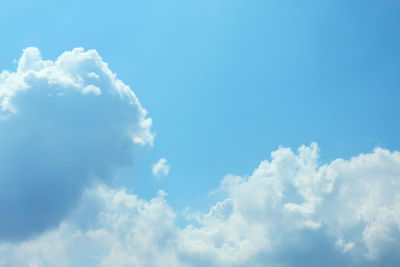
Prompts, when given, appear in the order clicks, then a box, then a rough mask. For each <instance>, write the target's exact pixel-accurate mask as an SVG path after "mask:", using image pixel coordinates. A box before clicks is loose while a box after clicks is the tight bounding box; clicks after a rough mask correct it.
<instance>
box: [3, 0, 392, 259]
mask: <svg viewBox="0 0 400 267" xmlns="http://www.w3.org/2000/svg"><path fill="white" fill-rule="evenodd" d="M399 11H400V4H399V2H398V1H394V0H382V1H361V0H355V1H344V0H337V1H328V0H324V1H302V2H299V1H289V0H287V1H286V0H284V1H257V0H255V1H237V0H231V1H228V0H203V1H196V0H190V1H182V0H168V1H155V0H154V1H121V0H115V1H96V2H89V1H83V2H82V1H43V0H39V1H28V0H24V1H17V2H16V1H8V0H5V1H2V3H1V6H0V25H1V26H2V36H3V38H2V41H1V42H0V49H1V51H2V52H1V53H0V70H3V69H7V70H9V71H11V72H14V71H15V69H16V67H17V65H18V63H17V61H18V59H19V58H20V56H21V53H22V50H23V49H25V48H26V47H37V48H39V49H40V51H41V54H42V56H43V58H44V59H50V60H55V59H56V58H57V57H58V56H59V55H60V54H62V53H63V52H65V51H70V50H72V49H73V48H75V47H83V48H84V49H95V50H96V51H97V52H98V53H99V54H100V56H101V57H102V61H104V62H106V63H108V66H109V68H110V69H111V71H112V72H114V73H116V75H117V77H118V79H120V80H121V81H123V83H125V84H127V85H129V86H130V88H131V89H132V90H133V91H134V93H135V94H136V96H137V98H138V99H139V101H140V103H141V105H142V106H143V107H144V108H145V109H146V110H147V111H148V114H147V116H148V117H151V119H152V121H153V125H152V127H151V131H152V132H154V133H155V139H154V146H135V147H134V148H132V150H130V151H129V152H127V151H125V150H124V152H123V153H132V159H131V164H126V163H125V161H120V160H119V158H118V160H116V158H114V157H111V156H109V157H107V156H105V157H104V158H103V159H99V161H98V162H111V161H113V160H115V162H111V163H112V164H111V163H110V167H109V168H110V172H113V173H114V175H113V176H114V177H113V179H108V178H107V179H102V180H101V181H102V182H106V183H108V184H109V186H111V188H126V190H127V192H129V193H130V194H135V195H137V196H138V197H139V198H142V199H144V200H146V201H150V199H152V198H154V197H155V196H156V195H157V192H158V190H164V191H165V192H167V194H168V195H167V196H165V199H166V201H167V203H168V205H170V207H171V209H172V210H174V212H175V213H176V214H177V215H176V216H177V218H176V220H177V221H178V225H179V226H180V227H184V226H185V225H186V223H187V222H186V220H185V219H184V215H182V212H183V210H185V208H187V207H190V209H191V210H194V211H201V212H203V213H207V211H208V210H209V209H210V207H211V206H214V205H215V203H216V201H221V199H223V198H224V196H226V195H228V196H231V198H233V199H235V197H234V196H236V195H235V193H232V192H233V191H234V190H233V189H228V190H226V192H224V193H223V194H222V195H223V196H221V195H220V194H219V193H216V194H210V192H214V191H216V190H217V189H218V188H220V185H221V180H222V179H223V178H224V177H225V176H226V175H227V174H234V175H238V176H242V177H252V175H253V171H254V170H255V169H257V168H259V167H258V166H259V164H260V162H261V161H262V160H265V159H267V160H271V156H270V153H271V152H273V151H281V150H278V149H279V148H282V147H289V148H291V149H292V150H293V151H296V149H297V148H298V147H300V146H302V145H305V146H307V147H309V146H310V149H311V147H312V145H311V143H312V142H317V143H318V147H319V148H320V155H319V156H318V157H317V159H315V160H316V162H317V163H316V164H320V165H324V164H327V165H329V166H331V165H330V164H333V162H334V161H335V159H338V158H343V159H346V160H350V158H351V157H355V156H357V155H359V154H360V153H364V154H367V153H375V152H372V151H373V150H374V149H375V148H376V147H381V148H383V149H387V150H388V151H397V150H399V149H400V139H399V138H398V137H399V134H400V123H399V114H400V105H399V104H398V102H399V100H398V99H399V97H400V93H399V92H400V91H399V85H400V75H399V70H400V50H399V47H400V37H399V36H400V34H399V33H400V16H399ZM96 60H97V59H96ZM96 62H97V61H96ZM101 85H102V86H106V85H104V84H101ZM100 89H102V88H101V86H100ZM82 92H83V91H82ZM71 99H72V98H71ZM41 101H42V100H41ZM71 101H72V100H71ZM28 102H29V101H28ZM21 103H23V102H21ZM71 103H73V102H71ZM79 103H80V102H79ZM107 103H108V102H107ZM110 103H111V102H110ZM112 103H114V102H112ZM39 104H41V105H46V104H45V103H44V102H43V103H42V102H40V103H39ZM97 104H98V103H97V102H93V103H89V105H88V108H89V109H90V108H91V107H92V106H93V110H95V107H96V105H97ZM114 104H115V103H114ZM114 104H112V105H114ZM91 105H92V106H91ZM110 105H111V104H110ZM115 105H116V104H115ZM121 105H122V104H121ZM79 107H80V106H79ZM124 107H125V106H124ZM80 108H81V107H80ZM135 108H137V109H139V107H137V106H135ZM82 110H83V107H82ZM63 112H69V111H68V109H65V110H64V111H63ZM110 112H111V111H110ZM118 112H121V113H118ZM68 114H69V113H65V114H62V115H61V116H63V118H64V116H65V117H69V116H72V115H68ZM110 114H114V115H115V116H124V115H121V114H125V113H124V109H123V107H122V106H121V108H120V109H117V110H116V111H115V113H113V112H111V113H110ZM118 114H119V115H118ZM138 114H141V113H140V111H138ZM110 116H111V115H110ZM78 117H79V116H78ZM35 118H36V117H35ZM93 118H95V117H90V116H89V117H88V119H93ZM123 118H125V117H123ZM107 119H110V127H114V126H112V125H114V124H112V123H111V122H112V121H113V120H112V119H111V117H107ZM136 119H137V118H136ZM76 120H80V119H79V118H77V119H76ZM81 120H84V118H81ZM116 120H117V121H119V119H116ZM140 120H141V119H137V122H138V123H139V122H140ZM21 121H23V120H22V119H21ZM121 121H124V120H123V119H122V118H121ZM21 123H22V122H21ZM81 123H82V124H83V122H81ZM77 124H79V123H77ZM77 124H75V123H73V124H71V125H69V124H68V125H67V126H68V127H78V126H77ZM4 125H6V124H4ZM96 125H97V124H96ZM67 126H66V127H67ZM2 127H3V128H4V127H9V126H2ZM10 127H11V126H10ZM96 127H97V126H96ZM99 127H100V126H99ZM4 129H5V128H4ZM18 129H19V128H18ZM49 129H52V128H49ZM74 129H75V128H74ZM96 129H97V128H96ZM99 129H100V128H99ZM101 129H102V128H101ZM4 131H5V132H6V130H4ZM28 131H29V130H28ZM49 131H50V130H49ZM66 131H67V132H68V129H67V128H66ZM107 133H108V131H107ZM111 134H114V132H113V131H111V130H110V136H113V135H111ZM118 136H119V135H118ZM4 140H5V139H4ZM61 140H64V139H62V138H61ZM96 140H103V139H101V137H99V139H96ZM64 141H65V142H67V143H68V142H72V141H70V139H68V138H67V137H66V139H65V140H64ZM93 142H94V141H93ZM82 143H84V144H87V140H86V141H85V140H82ZM89 143H90V142H89ZM10 147H11V148H8V147H7V148H6V149H4V151H8V150H9V151H11V150H13V147H12V146H11V145H10ZM83 147H85V148H87V149H89V148H91V147H96V143H93V144H92V143H90V145H88V146H87V147H86V146H83ZM102 148H103V147H102V146H101V148H99V151H100V152H99V153H103V152H101V149H102ZM129 148H130V146H129ZM7 149H8V150H7ZM104 149H107V150H105V151H114V150H113V149H114V148H112V149H111V148H104ZM27 150H28V152H29V148H27ZM33 151H36V150H33ZM40 151H41V150H40ZM115 151H120V150H118V149H115ZM4 153H6V152H4ZM4 153H3V154H4ZM7 153H10V152H7ZM32 153H33V152H32ZM85 153H88V155H89V154H90V153H89V152H84V155H86V154H85ZM110 153H111V152H110ZM115 153H117V152H115ZM118 153H119V152H118ZM280 153H281V152H280ZM282 153H283V152H282ZM377 153H378V152H377ZM0 154H1V153H0ZM378 154H379V153H378ZM378 154H376V153H375V154H368V155H378ZM4 155H6V154H4ZM124 155H125V154H124ZM379 155H380V154H379ZM0 156H2V155H0ZM391 156H393V157H397V154H396V155H395V154H391ZM391 156H388V157H391ZM15 157H16V158H18V157H19V156H18V155H16V156H15ZM60 157H61V156H60ZM282 157H283V156H282ZM299 157H300V156H299ZM371 157H372V156H371ZM377 157H378V156H377ZM65 158H68V154H67V153H66V154H65ZM160 158H165V159H166V160H167V162H168V165H169V166H170V170H169V172H168V173H167V175H166V176H160V177H158V178H157V177H154V175H153V174H152V171H151V166H152V165H153V164H155V163H156V162H157V161H158V160H159V159H160ZM62 160H63V158H62V157H61V158H60V161H62ZM272 161H273V159H272ZM116 162H117V163H116ZM121 162H123V163H121ZM349 162H352V161H349ZM392 162H397V161H396V160H394V159H393V160H392ZM71 164H72V163H71ZM88 164H89V163H88ZM107 164H108V163H107ZM107 164H106V163H104V165H106V166H108V165H107ZM113 164H116V165H115V166H117V167H114V165H113ZM396 164H397V163H396ZM396 164H394V167H393V168H395V169H396V170H397V167H398V165H396ZM378 165H379V164H378ZM96 166H97V165H96ZM334 166H336V165H334ZM379 166H381V165H379ZM71 167H72V166H71ZM336 167H337V166H336ZM336 167H335V168H336ZM93 168H94V169H95V171H94V172H103V170H100V169H98V170H97V169H96V168H97V167H93ZM105 168H106V167H105ZM107 168H108V167H107ZM114 168H115V170H114ZM332 168H333V167H332ZM337 168H339V167H337ZM78 169H79V168H78ZM84 169H85V168H84V167H82V170H81V169H79V170H81V171H82V173H86V171H85V170H84ZM111 169H112V171H111ZM338 172H339V173H340V171H338ZM10 173H13V172H12V171H10ZM49 173H50V174H48V175H51V172H49ZM360 173H361V174H362V173H364V172H362V171H360ZM377 173H378V172H377ZM390 173H391V174H392V173H396V172H395V171H393V172H390ZM351 175H353V174H351ZM379 175H380V176H385V174H379ZM27 176H29V175H27ZM361 176H362V175H361ZM394 177H395V178H393V179H395V180H396V181H398V180H399V177H400V176H399V175H398V173H397V176H396V175H395V176H394ZM21 179H22V178H21ZM24 179H25V178H24ZM26 179H29V178H26ZM360 179H361V178H360ZM371 179H372V178H371ZM388 179H389V178H388ZM21 181H22V180H21ZM382 183H384V185H387V184H386V183H385V182H382ZM392 186H393V185H392ZM85 188H86V187H85ZM232 190H233V191H232ZM81 191H82V192H83V191H84V190H83V189H79V190H78V189H77V190H76V191H73V193H71V194H76V195H77V196H78V195H80V194H81V193H82V192H81ZM217 191H218V190H217ZM235 192H236V191H235ZM395 193H396V192H394V194H395ZM230 194H231V195H230ZM360 194H361V193H360ZM238 199H240V197H238ZM60 203H63V202H60ZM377 203H378V202H377ZM396 203H397V202H396ZM60 205H63V204H60ZM65 205H66V206H63V207H64V208H65V209H66V210H72V209H73V208H69V205H70V204H68V205H67V204H65ZM71 205H72V204H71ZM74 205H75V204H74ZM72 206H73V205H72ZM72 206H71V207H72ZM33 216H34V215H33ZM60 216H61V215H60ZM57 218H58V217H57ZM61 218H62V217H59V219H60V220H61ZM46 225H47V224H46ZM49 225H50V223H49ZM323 227H325V226H323ZM323 227H322V228H321V229H324V228H323ZM326 227H328V226H326ZM321 231H322V230H321ZM0 232H1V231H0ZM396 233H397V234H398V231H397V232H396ZM329 238H331V237H329ZM338 240H339V239H338ZM326 242H328V241H326ZM335 242H338V241H335ZM343 242H345V241H343ZM344 244H345V243H344ZM346 244H351V242H350V241H349V242H348V243H346ZM396 244H397V243H396ZM397 245H398V244H397ZM349 246H350V245H349ZM344 247H345V246H344ZM367 247H368V246H367ZM387 251H389V249H388V250H387ZM0 252H1V250H0ZM282 253H283V252H282ZM293 253H294V252H293ZM296 253H300V252H296ZM357 253H358V252H357ZM360 253H361V252H360ZM300 254H301V253H300ZM296 255H297V254H296ZM357 255H358V254H357ZM277 257H278V256H277ZM217 258H218V257H217ZM261 258H262V257H261ZM278 258H279V257H278ZM397 259H398V258H397ZM252 260H255V258H252ZM4 261H5V262H7V261H6V260H4ZM221 261H222V260H221ZM205 262H206V263H207V261H205ZM0 263H1V261H0ZM206 263H204V264H206ZM215 264H216V265H215V266H219V265H218V264H220V263H218V264H217V263H215ZM231 264H232V263H231ZM287 264H289V263H287ZM49 266H51V265H49ZM155 266H157V265H155ZM222 266H223V264H222ZM226 266H230V265H229V264H228V265H226ZM232 266H234V265H232ZM235 266H236V265H235ZM261 266H262V265H261ZM284 266H285V265H284ZM288 266H290V264H289V265H288Z"/></svg>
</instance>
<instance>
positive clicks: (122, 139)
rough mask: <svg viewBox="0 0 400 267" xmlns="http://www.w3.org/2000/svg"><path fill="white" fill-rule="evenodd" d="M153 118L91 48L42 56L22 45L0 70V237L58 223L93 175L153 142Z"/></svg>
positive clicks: (103, 174)
mask: <svg viewBox="0 0 400 267" xmlns="http://www.w3.org/2000/svg"><path fill="white" fill-rule="evenodd" d="M150 126H151V119H149V118H146V111H145V110H144V109H143V108H142V107H141V105H140V103H139V101H138V99H137V98H136V96H135V94H134V93H133V92H132V91H131V90H130V88H129V87H128V86H127V85H125V84H124V83H123V82H121V81H120V80H118V79H117V78H116V75H115V74H114V73H112V72H111V71H110V69H109V68H108V66H107V64H106V63H104V62H103V61H102V59H101V57H100V56H99V55H98V53H97V52H96V51H95V50H89V51H84V50H83V49H81V48H76V49H74V50H72V51H67V52H65V53H63V54H62V55H60V56H59V57H58V58H57V59H56V60H54V61H51V60H43V59H42V58H41V55H40V51H39V50H38V49H37V48H33V47H31V48H26V49H25V50H24V51H23V54H22V56H21V58H20V59H19V61H18V67H17V70H16V71H15V72H10V71H6V70H5V71H3V72H1V73H0V140H1V146H0V172H1V173H0V214H1V220H0V240H20V239H24V238H27V237H30V236H32V235H34V234H37V233H40V232H42V231H44V230H46V229H48V228H49V227H52V226H56V225H57V224H58V223H59V222H60V221H61V220H62V219H63V218H64V216H65V215H66V214H67V213H68V211H69V210H70V209H71V208H72V207H73V206H74V205H75V204H76V201H77V200H78V199H79V198H80V195H81V193H82V191H83V190H84V188H85V187H86V186H87V185H88V184H89V183H90V182H91V181H93V180H100V181H107V180H108V179H110V178H111V176H112V175H113V170H114V169H115V168H116V167H119V166H123V165H126V164H131V163H132V162H131V161H132V158H131V153H132V147H133V145H134V143H139V144H152V140H153V135H152V133H151V132H150Z"/></svg>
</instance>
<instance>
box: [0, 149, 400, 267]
mask: <svg viewBox="0 0 400 267" xmlns="http://www.w3.org/2000/svg"><path fill="white" fill-rule="evenodd" d="M271 156H272V159H271V160H270V161H263V162H261V163H260V165H259V166H258V167H257V168H256V169H255V170H254V172H253V174H252V175H250V176H249V177H240V176H234V175H228V176H226V177H225V178H224V179H223V180H222V182H221V186H220V189H219V190H221V191H222V192H224V193H225V194H226V197H225V198H224V199H222V200H221V201H220V202H218V203H216V204H215V205H214V206H212V207H211V208H210V210H209V212H208V213H205V214H203V213H198V214H194V215H192V217H194V218H196V220H197V222H196V225H188V226H186V227H184V228H179V227H177V226H176V224H175V223H174V219H175V212H174V211H173V209H172V208H171V207H170V206H169V205H168V203H167V202H166V200H165V199H164V195H165V193H163V192H160V193H159V194H158V196H157V197H155V198H154V199H152V200H150V201H145V200H141V199H139V198H138V197H137V196H135V195H133V194H129V193H127V192H126V190H124V189H111V188H109V187H107V186H105V185H97V186H95V187H91V188H89V189H87V190H86V191H85V193H84V194H83V196H82V198H81V199H80V201H79V204H78V206H77V208H76V209H74V211H73V212H72V213H71V214H70V215H69V216H68V217H67V218H66V219H65V220H63V222H62V224H61V225H60V227H59V228H58V229H55V230H52V231H48V232H46V233H45V234H42V235H41V236H39V237H38V238H36V239H32V240H30V241H26V242H21V243H18V244H15V243H14V244H11V243H9V244H6V243H3V244H2V245H0V259H2V260H3V263H5V264H6V265H7V264H8V265H10V264H11V265H13V266H20V265H22V264H27V265H28V266H38V265H39V263H40V264H47V265H49V266H53V265H54V266H55V265H57V266H79V264H82V262H84V263H85V266H398V265H399V263H400V256H399V254H398V251H399V249H400V238H399V237H400V231H399V226H400V153H399V152H390V151H388V150H384V149H376V150H374V151H373V152H372V153H369V154H361V155H359V156H356V157H354V158H352V159H350V160H342V159H337V160H334V161H332V162H330V163H329V164H326V165H322V166H321V165H319V164H318V147H317V145H316V144H311V145H310V146H303V147H301V148H299V149H298V151H297V153H294V152H293V151H292V150H290V149H287V148H281V149H278V150H277V151H275V152H273V153H272V154H271ZM54 244H55V245H54Z"/></svg>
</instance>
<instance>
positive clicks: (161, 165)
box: [151, 158, 169, 178]
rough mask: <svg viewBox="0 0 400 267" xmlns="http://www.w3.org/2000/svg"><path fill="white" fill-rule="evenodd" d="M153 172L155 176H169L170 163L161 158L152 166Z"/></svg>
mask: <svg viewBox="0 0 400 267" xmlns="http://www.w3.org/2000/svg"><path fill="white" fill-rule="evenodd" d="M151 172H152V174H153V176H155V177H158V178H159V177H161V176H168V173H169V165H168V164H167V160H166V159H165V158H161V159H159V160H158V161H157V162H156V163H155V164H153V165H152V166H151Z"/></svg>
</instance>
